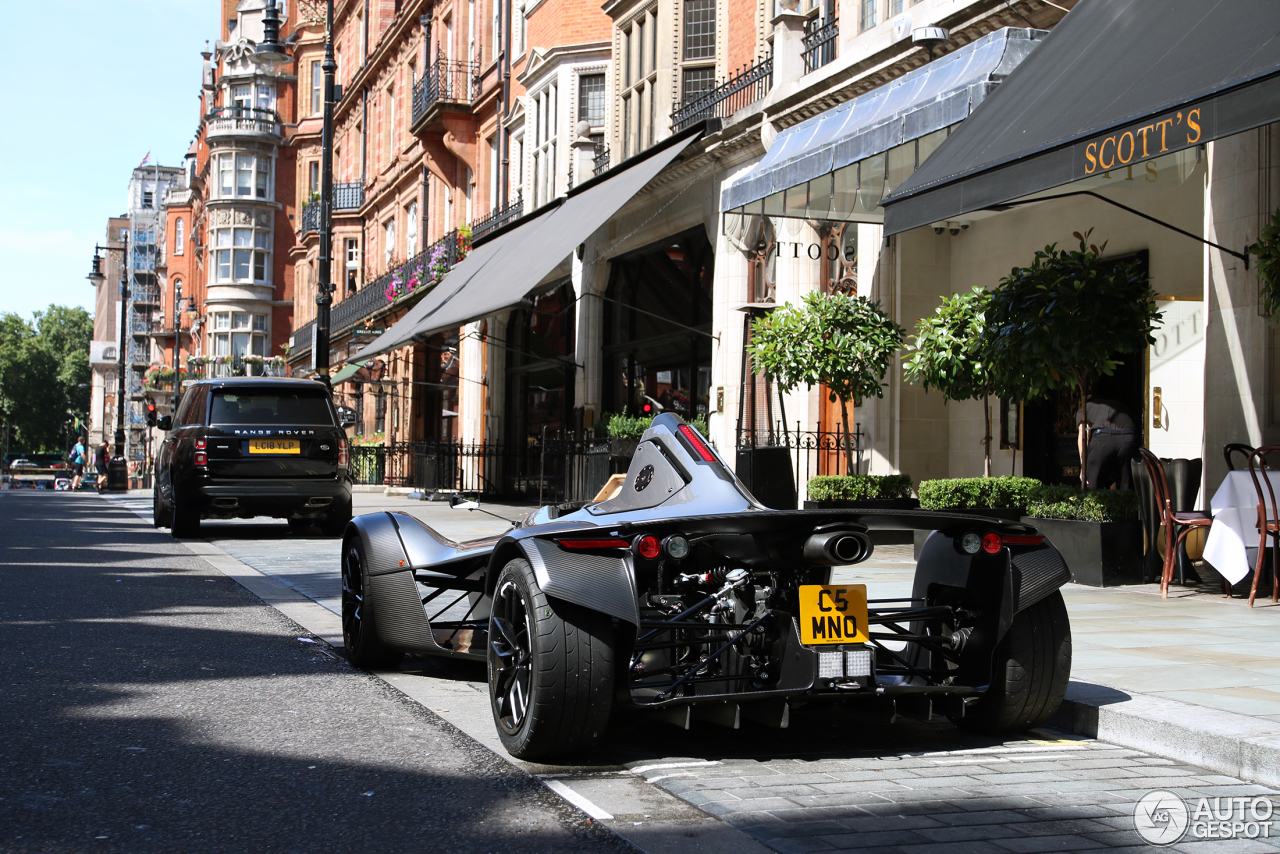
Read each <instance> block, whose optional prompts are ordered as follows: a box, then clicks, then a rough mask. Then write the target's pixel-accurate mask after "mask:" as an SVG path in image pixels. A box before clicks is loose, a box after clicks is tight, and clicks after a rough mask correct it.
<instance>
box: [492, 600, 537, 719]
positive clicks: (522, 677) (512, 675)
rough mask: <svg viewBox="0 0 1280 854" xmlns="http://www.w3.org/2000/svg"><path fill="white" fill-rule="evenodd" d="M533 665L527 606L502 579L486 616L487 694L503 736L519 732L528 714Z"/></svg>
mask: <svg viewBox="0 0 1280 854" xmlns="http://www.w3.org/2000/svg"><path fill="white" fill-rule="evenodd" d="M532 662H533V650H532V648H531V642H530V626H529V606H528V603H527V602H526V600H525V597H524V596H523V595H522V593H521V591H520V589H519V588H517V587H516V582H515V580H514V579H512V578H504V579H502V582H501V586H500V587H499V588H498V589H497V590H496V591H495V592H494V595H493V610H492V612H491V614H490V617H489V668H490V674H491V675H490V677H489V683H490V687H489V693H490V696H491V698H492V701H493V714H494V719H495V720H496V721H497V723H498V727H499V729H500V730H501V731H502V732H503V733H504V734H505V735H508V736H511V735H515V734H516V733H518V732H519V731H520V728H521V726H523V724H524V722H525V716H526V715H527V714H528V713H529V695H530V693H531V691H532V684H531V673H530V669H531V667H532Z"/></svg>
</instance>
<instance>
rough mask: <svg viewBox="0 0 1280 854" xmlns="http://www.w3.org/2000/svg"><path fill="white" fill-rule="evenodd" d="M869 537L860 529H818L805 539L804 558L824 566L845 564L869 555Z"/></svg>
mask: <svg viewBox="0 0 1280 854" xmlns="http://www.w3.org/2000/svg"><path fill="white" fill-rule="evenodd" d="M872 550H873V546H872V543H871V538H870V537H868V536H867V535H866V534H865V533H864V532H862V531H848V530H846V531H819V532H818V533H816V534H813V535H812V536H810V537H809V539H808V540H806V541H805V544H804V559H805V560H807V561H809V562H810V563H818V564H823V565H825V566H847V565H848V564H853V563H861V562H862V561H864V560H866V559H867V558H869V557H871V552H872Z"/></svg>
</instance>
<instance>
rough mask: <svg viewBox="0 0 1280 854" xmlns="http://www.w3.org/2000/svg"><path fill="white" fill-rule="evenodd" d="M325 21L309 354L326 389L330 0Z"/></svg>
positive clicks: (331, 82) (329, 301)
mask: <svg viewBox="0 0 1280 854" xmlns="http://www.w3.org/2000/svg"><path fill="white" fill-rule="evenodd" d="M325 5H326V11H325V20H324V64H323V65H322V66H321V67H322V68H323V69H324V118H323V120H322V124H321V126H320V257H319V258H318V259H317V263H318V264H319V266H320V269H319V270H318V271H317V273H318V275H317V277H316V327H315V328H316V340H315V344H314V345H313V347H312V350H311V355H312V359H313V360H314V361H315V366H316V374H317V375H318V376H319V378H320V382H322V383H324V384H325V387H326V388H328V389H329V390H330V392H332V391H333V386H332V385H331V384H330V382H329V306H331V305H332V304H333V269H332V267H333V257H332V255H333V103H334V100H335V98H334V79H333V78H334V75H335V73H336V72H337V70H338V63H337V61H336V60H335V59H334V57H333V0H327V2H326V4H325Z"/></svg>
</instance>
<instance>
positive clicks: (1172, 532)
mask: <svg viewBox="0 0 1280 854" xmlns="http://www.w3.org/2000/svg"><path fill="white" fill-rule="evenodd" d="M1138 453H1139V454H1140V455H1141V456H1142V464H1143V465H1145V466H1146V467H1147V474H1148V476H1150V478H1151V491H1152V493H1153V494H1154V495H1153V497H1154V498H1155V503H1156V511H1157V513H1159V516H1160V523H1161V524H1162V525H1164V570H1163V571H1162V572H1161V573H1160V596H1161V598H1164V599H1168V598H1169V582H1170V581H1172V580H1173V567H1174V563H1175V562H1176V561H1177V560H1179V558H1180V555H1179V554H1178V553H1179V552H1180V551H1181V549H1182V544H1183V542H1184V541H1185V540H1186V538H1187V534H1189V533H1191V531H1192V529H1194V528H1207V527H1209V526H1210V525H1212V524H1213V516H1212V515H1210V514H1209V513H1206V512H1204V511H1203V510H1189V511H1182V512H1178V511H1175V510H1174V509H1173V504H1172V503H1171V502H1170V500H1169V481H1168V480H1167V479H1166V478H1165V474H1164V465H1162V464H1161V462H1160V458H1159V457H1157V456H1156V455H1155V454H1153V453H1151V451H1149V450H1147V449H1146V448H1139V449H1138ZM1222 592H1224V593H1226V594H1227V596H1228V597H1230V596H1231V588H1230V587H1229V586H1228V585H1227V582H1226V580H1225V579H1224V580H1223V581H1222Z"/></svg>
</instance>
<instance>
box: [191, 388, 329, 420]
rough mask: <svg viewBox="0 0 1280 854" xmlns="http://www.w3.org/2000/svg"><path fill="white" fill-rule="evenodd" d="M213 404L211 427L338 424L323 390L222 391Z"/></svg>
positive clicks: (210, 418) (215, 397)
mask: <svg viewBox="0 0 1280 854" xmlns="http://www.w3.org/2000/svg"><path fill="white" fill-rule="evenodd" d="M212 403H213V410H212V412H211V413H210V415H209V423H210V424H235V425H254V426H259V425H265V426H273V427H292V426H296V425H302V424H321V425H325V426H332V425H333V423H334V420H333V411H332V409H331V408H330V406H329V398H328V397H327V396H326V395H325V393H324V391H322V390H320V389H316V390H314V391H312V390H310V389H306V390H298V391H280V390H276V389H218V390H215V391H214V393H213V402H212Z"/></svg>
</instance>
